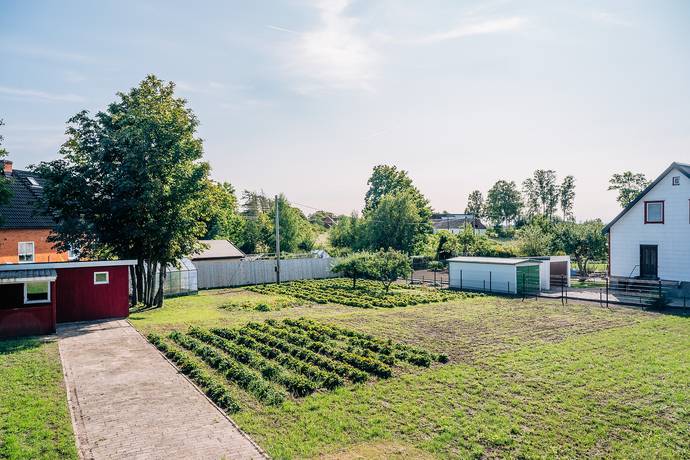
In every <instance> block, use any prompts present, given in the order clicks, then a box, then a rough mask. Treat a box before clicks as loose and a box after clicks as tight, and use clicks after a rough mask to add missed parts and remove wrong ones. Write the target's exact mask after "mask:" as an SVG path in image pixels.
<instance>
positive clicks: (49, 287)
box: [24, 281, 51, 305]
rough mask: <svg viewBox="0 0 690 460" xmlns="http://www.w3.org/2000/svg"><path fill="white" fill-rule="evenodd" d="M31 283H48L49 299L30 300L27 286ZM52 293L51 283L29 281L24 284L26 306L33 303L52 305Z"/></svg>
mask: <svg viewBox="0 0 690 460" xmlns="http://www.w3.org/2000/svg"><path fill="white" fill-rule="evenodd" d="M29 283H48V299H46V300H29V297H28V294H29V292H28V289H27V286H28V285H29ZM50 291H51V286H50V281H28V282H26V283H24V305H30V304H32V303H50Z"/></svg>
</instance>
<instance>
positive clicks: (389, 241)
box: [365, 190, 432, 254]
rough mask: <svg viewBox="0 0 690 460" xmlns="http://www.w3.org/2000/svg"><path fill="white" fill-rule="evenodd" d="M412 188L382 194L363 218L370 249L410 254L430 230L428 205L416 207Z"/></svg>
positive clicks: (416, 203)
mask: <svg viewBox="0 0 690 460" xmlns="http://www.w3.org/2000/svg"><path fill="white" fill-rule="evenodd" d="M418 203H419V200H418V197H417V196H416V195H415V194H414V192H412V191H409V190H408V191H405V192H399V193H396V194H387V195H384V196H383V197H382V198H381V200H380V201H379V203H378V206H377V207H376V208H374V209H373V210H372V211H371V212H370V213H369V214H368V215H367V216H366V218H365V225H366V239H367V242H368V246H369V248H371V249H395V250H398V251H402V252H405V253H407V254H412V253H414V252H415V250H416V249H418V248H420V246H421V245H422V244H423V243H424V241H425V239H426V236H427V235H428V234H430V233H431V231H432V227H431V222H430V220H429V218H430V216H431V211H430V210H429V208H427V207H425V208H421V209H420V208H419V206H418Z"/></svg>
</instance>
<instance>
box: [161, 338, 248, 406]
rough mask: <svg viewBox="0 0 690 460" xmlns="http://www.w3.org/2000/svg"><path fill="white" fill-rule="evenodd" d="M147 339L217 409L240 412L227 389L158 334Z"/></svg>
mask: <svg viewBox="0 0 690 460" xmlns="http://www.w3.org/2000/svg"><path fill="white" fill-rule="evenodd" d="M147 339H148V341H149V342H151V344H153V346H155V347H156V348H158V350H159V351H160V352H161V353H163V355H165V357H166V358H168V359H169V360H170V361H172V362H173V363H174V364H175V366H177V368H178V369H179V370H180V371H181V372H182V373H183V374H185V375H186V376H187V377H189V378H190V379H191V380H192V381H193V382H194V383H196V384H197V386H199V387H200V388H201V389H202V390H203V391H204V393H205V394H206V396H208V397H209V398H210V399H211V400H212V401H213V402H214V403H215V404H216V405H217V406H218V407H220V408H221V409H223V410H224V411H226V412H228V413H230V414H233V413H235V412H238V411H239V410H240V406H239V404H237V402H236V401H235V400H234V399H233V397H232V396H231V395H230V393H229V392H228V390H227V388H226V387H225V386H224V385H223V384H221V383H218V382H217V381H216V380H215V379H214V378H213V377H211V376H210V375H209V374H208V373H206V372H205V371H204V370H203V369H202V368H201V366H199V365H198V364H197V363H195V362H194V361H193V360H192V359H190V358H189V356H187V355H186V354H185V353H184V352H182V351H180V350H177V349H174V348H172V347H171V346H170V345H168V344H167V343H165V342H164V341H163V338H162V337H161V336H159V335H158V334H154V333H150V334H148V336H147Z"/></svg>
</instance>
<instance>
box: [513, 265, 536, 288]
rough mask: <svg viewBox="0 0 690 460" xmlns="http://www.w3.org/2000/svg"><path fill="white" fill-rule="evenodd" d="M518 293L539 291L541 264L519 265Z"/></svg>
mask: <svg viewBox="0 0 690 460" xmlns="http://www.w3.org/2000/svg"><path fill="white" fill-rule="evenodd" d="M517 293H518V294H521V295H522V294H529V295H536V294H538V293H539V265H527V266H524V267H517Z"/></svg>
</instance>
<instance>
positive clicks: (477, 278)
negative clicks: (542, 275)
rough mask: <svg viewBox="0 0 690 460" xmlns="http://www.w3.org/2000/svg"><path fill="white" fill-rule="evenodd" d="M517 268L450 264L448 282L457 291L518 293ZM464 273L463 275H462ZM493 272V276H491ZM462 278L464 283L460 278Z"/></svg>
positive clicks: (465, 263)
mask: <svg viewBox="0 0 690 460" xmlns="http://www.w3.org/2000/svg"><path fill="white" fill-rule="evenodd" d="M515 267H516V266H515V265H504V264H478V263H468V262H449V263H448V282H449V285H450V287H452V288H456V289H460V288H463V289H474V290H478V291H482V290H485V289H486V290H487V291H488V290H489V286H491V290H492V291H494V292H505V293H512V294H516V293H517V285H516V282H515V279H516V268H515ZM461 272H462V275H461ZM489 272H491V275H489ZM461 276H462V282H461V280H460V277H461Z"/></svg>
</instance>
